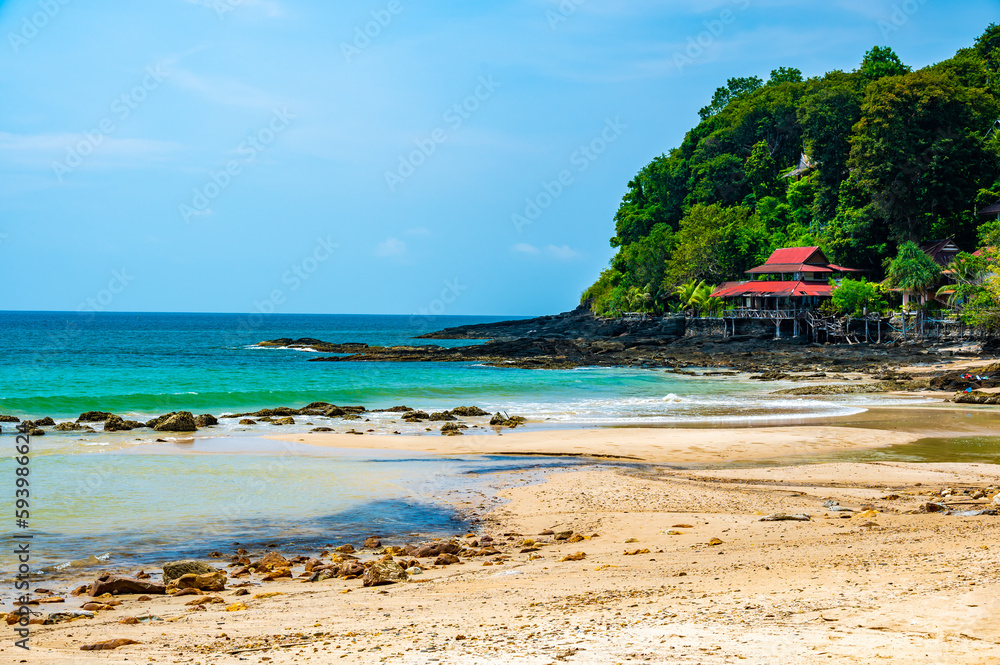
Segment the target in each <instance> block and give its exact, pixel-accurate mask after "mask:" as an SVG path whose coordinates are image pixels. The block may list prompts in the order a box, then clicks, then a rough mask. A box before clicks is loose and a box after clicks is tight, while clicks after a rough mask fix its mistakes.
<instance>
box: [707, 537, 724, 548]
mask: <svg viewBox="0 0 1000 665" xmlns="http://www.w3.org/2000/svg"><path fill="white" fill-rule="evenodd" d="M708 544H709V545H711V546H713V547H714V546H715V545H721V544H722V540H720V539H719V538H712V539H711V540H710V541H708Z"/></svg>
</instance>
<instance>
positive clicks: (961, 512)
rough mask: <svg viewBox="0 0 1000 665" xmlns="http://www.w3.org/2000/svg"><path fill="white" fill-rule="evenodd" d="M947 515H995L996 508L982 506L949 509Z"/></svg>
mask: <svg viewBox="0 0 1000 665" xmlns="http://www.w3.org/2000/svg"><path fill="white" fill-rule="evenodd" d="M947 514H948V515H955V516H956V517H979V516H980V515H996V514H997V510H996V508H983V509H981V510H949V511H948V513H947Z"/></svg>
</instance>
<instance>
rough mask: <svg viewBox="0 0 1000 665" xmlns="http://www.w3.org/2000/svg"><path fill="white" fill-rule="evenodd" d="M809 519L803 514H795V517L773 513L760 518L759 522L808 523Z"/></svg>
mask: <svg viewBox="0 0 1000 665" xmlns="http://www.w3.org/2000/svg"><path fill="white" fill-rule="evenodd" d="M810 519H812V518H811V517H809V515H806V514H805V513H797V514H795V515H786V514H785V513H773V514H771V515H768V516H767V517H761V518H760V520H759V521H761V522H808V521H809V520H810Z"/></svg>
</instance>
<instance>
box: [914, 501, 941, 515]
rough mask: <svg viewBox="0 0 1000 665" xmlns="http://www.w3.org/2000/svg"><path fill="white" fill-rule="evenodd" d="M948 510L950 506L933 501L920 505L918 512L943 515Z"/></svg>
mask: <svg viewBox="0 0 1000 665" xmlns="http://www.w3.org/2000/svg"><path fill="white" fill-rule="evenodd" d="M946 510H948V506H946V505H944V504H943V503H934V502H933V501H928V502H927V503H922V504H920V508H919V509H918V512H921V513H943V512H945V511H946Z"/></svg>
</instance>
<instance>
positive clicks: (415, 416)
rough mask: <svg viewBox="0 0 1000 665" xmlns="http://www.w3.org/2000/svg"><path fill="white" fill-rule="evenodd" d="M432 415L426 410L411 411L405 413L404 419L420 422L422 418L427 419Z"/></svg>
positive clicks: (409, 421) (410, 421)
mask: <svg viewBox="0 0 1000 665" xmlns="http://www.w3.org/2000/svg"><path fill="white" fill-rule="evenodd" d="M428 418H430V416H429V415H428V414H427V412H425V411H411V412H410V413H404V414H403V420H404V421H405V422H408V423H414V422H420V421H421V420H427V419H428Z"/></svg>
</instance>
